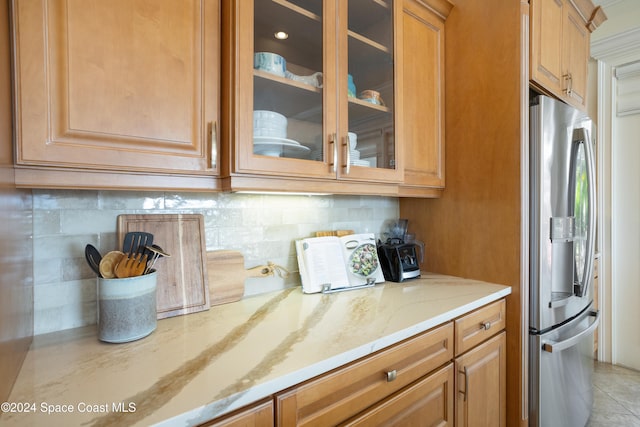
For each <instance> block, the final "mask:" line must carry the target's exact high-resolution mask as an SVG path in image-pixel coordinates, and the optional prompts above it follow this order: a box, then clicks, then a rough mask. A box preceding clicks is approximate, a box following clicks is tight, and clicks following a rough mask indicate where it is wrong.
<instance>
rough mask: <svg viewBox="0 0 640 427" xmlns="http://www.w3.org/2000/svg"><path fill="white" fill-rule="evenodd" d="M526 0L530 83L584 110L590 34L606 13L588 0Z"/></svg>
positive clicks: (602, 20) (604, 17)
mask: <svg viewBox="0 0 640 427" xmlns="http://www.w3.org/2000/svg"><path fill="white" fill-rule="evenodd" d="M530 3H531V9H530V20H531V37H530V42H531V58H530V66H531V75H530V78H531V81H532V83H533V84H534V86H536V87H537V88H539V89H541V90H543V91H545V92H548V93H551V94H552V95H555V96H556V97H558V98H560V99H562V100H563V101H565V102H567V103H569V104H572V105H574V106H576V107H578V108H581V109H583V110H584V109H585V108H586V102H587V100H586V98H587V93H586V92H587V65H588V61H589V42H590V34H591V32H592V31H593V30H594V29H595V28H597V26H598V25H600V24H601V23H602V22H604V20H605V19H606V15H605V14H604V12H603V11H602V9H601V7H600V6H598V7H595V6H594V5H593V3H592V2H591V0H531V2H530Z"/></svg>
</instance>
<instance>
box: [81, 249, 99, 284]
mask: <svg viewBox="0 0 640 427" xmlns="http://www.w3.org/2000/svg"><path fill="white" fill-rule="evenodd" d="M84 257H85V258H86V259H87V263H89V267H91V269H92V270H93V272H94V273H96V274H97V275H98V276H99V277H102V274H100V261H102V255H100V251H98V249H97V248H96V247H95V246H93V245H91V244H89V245H87V246H85V248H84Z"/></svg>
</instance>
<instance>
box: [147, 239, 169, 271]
mask: <svg viewBox="0 0 640 427" xmlns="http://www.w3.org/2000/svg"><path fill="white" fill-rule="evenodd" d="M144 248H145V251H146V252H148V254H147V255H151V256H150V257H149V261H147V266H146V268H145V269H144V272H143V273H142V274H147V273H148V272H149V271H151V269H152V268H153V266H154V265H155V264H156V262H157V261H158V259H159V258H162V257H170V256H171V255H170V254H168V253H166V252H165V251H164V250H163V249H162V248H161V247H160V246H158V245H156V244H153V245H151V246H145V247H144Z"/></svg>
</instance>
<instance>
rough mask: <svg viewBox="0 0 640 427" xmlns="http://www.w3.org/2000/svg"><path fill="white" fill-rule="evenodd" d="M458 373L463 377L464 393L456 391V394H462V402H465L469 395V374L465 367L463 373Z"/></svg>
mask: <svg viewBox="0 0 640 427" xmlns="http://www.w3.org/2000/svg"><path fill="white" fill-rule="evenodd" d="M458 372H459V373H461V374H463V375H464V391H462V390H458V393H462V394H463V395H464V400H463V401H464V402H466V401H467V396H468V395H469V372H468V371H467V367H466V366H465V367H464V371H458Z"/></svg>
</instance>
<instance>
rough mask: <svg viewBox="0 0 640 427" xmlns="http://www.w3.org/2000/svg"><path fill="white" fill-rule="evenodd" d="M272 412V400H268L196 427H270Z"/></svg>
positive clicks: (271, 424)
mask: <svg viewBox="0 0 640 427" xmlns="http://www.w3.org/2000/svg"><path fill="white" fill-rule="evenodd" d="M273 412H274V411H273V399H269V400H265V401H263V402H261V403H256V404H254V405H251V406H249V407H245V408H242V409H239V410H237V411H236V412H234V413H231V414H229V415H226V416H222V417H220V418H217V419H215V420H212V421H209V422H206V423H204V424H200V425H199V426H198V427H246V426H254V427H272V426H273Z"/></svg>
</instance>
